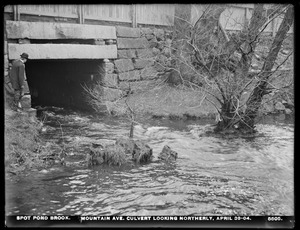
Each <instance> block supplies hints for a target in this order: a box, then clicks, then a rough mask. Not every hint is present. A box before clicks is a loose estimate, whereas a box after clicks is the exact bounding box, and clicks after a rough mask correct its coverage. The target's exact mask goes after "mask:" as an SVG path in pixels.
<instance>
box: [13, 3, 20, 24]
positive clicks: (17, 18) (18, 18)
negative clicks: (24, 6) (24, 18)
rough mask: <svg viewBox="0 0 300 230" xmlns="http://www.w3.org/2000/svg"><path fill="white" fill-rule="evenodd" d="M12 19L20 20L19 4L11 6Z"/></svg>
mask: <svg viewBox="0 0 300 230" xmlns="http://www.w3.org/2000/svg"><path fill="white" fill-rule="evenodd" d="M13 12H14V13H13V14H14V21H20V9H19V5H14V7H13Z"/></svg>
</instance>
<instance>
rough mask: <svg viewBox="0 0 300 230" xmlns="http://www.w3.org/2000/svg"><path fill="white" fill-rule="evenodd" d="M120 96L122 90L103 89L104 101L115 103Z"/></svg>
mask: <svg viewBox="0 0 300 230" xmlns="http://www.w3.org/2000/svg"><path fill="white" fill-rule="evenodd" d="M121 96H122V90H119V89H111V88H103V97H102V99H103V100H104V101H115V100H117V99H119V98H120V97H121Z"/></svg>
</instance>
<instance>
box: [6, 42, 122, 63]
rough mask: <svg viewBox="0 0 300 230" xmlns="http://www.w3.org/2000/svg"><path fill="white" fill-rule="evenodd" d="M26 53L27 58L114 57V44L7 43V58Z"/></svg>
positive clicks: (115, 47)
mask: <svg viewBox="0 0 300 230" xmlns="http://www.w3.org/2000/svg"><path fill="white" fill-rule="evenodd" d="M23 52H25V53H28V54H29V59H104V58H110V59H116V58H117V46H116V45H105V46H98V45H79V44H13V43H11V44H8V58H9V59H10V60H12V59H17V58H20V54H21V53H23Z"/></svg>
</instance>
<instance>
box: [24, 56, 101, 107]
mask: <svg viewBox="0 0 300 230" xmlns="http://www.w3.org/2000/svg"><path fill="white" fill-rule="evenodd" d="M102 65H103V60H73V59H72V60H53V59H51V60H50V59H49V60H29V61H28V62H27V63H26V76H27V81H28V86H29V90H30V94H31V105H32V107H37V106H57V107H63V108H71V109H79V110H92V107H91V106H90V105H89V103H88V101H87V97H86V96H85V91H84V89H83V87H82V85H86V86H89V87H92V86H93V85H94V84H95V83H96V82H97V81H99V80H100V79H101V75H100V68H101V67H102Z"/></svg>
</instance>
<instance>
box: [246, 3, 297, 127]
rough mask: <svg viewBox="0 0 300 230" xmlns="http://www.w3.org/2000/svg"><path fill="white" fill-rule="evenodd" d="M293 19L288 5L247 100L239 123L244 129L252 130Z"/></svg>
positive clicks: (291, 9)
mask: <svg viewBox="0 0 300 230" xmlns="http://www.w3.org/2000/svg"><path fill="white" fill-rule="evenodd" d="M293 19H294V8H293V6H289V8H288V9H287V11H286V13H285V16H284V19H283V21H282V23H281V25H280V27H279V30H278V32H277V34H276V36H275V38H274V41H273V44H272V46H271V48H270V51H269V54H268V56H267V58H266V60H265V62H264V65H263V68H262V70H261V73H260V75H259V76H260V78H259V82H258V83H257V84H256V86H255V88H254V89H253V91H252V93H251V95H250V97H249V99H248V100H247V103H246V104H247V109H246V111H245V119H244V122H243V123H242V124H241V125H242V127H243V128H244V129H248V130H249V129H250V130H254V119H255V118H256V116H257V112H258V109H259V107H260V105H261V102H262V99H263V96H264V95H266V94H267V93H268V90H267V85H268V79H269V77H270V76H271V75H272V74H271V71H272V68H273V66H274V64H275V61H276V58H277V56H278V52H279V50H280V48H281V45H282V43H283V41H284V39H285V38H286V35H287V32H288V31H289V29H290V27H291V26H292V24H293Z"/></svg>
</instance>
